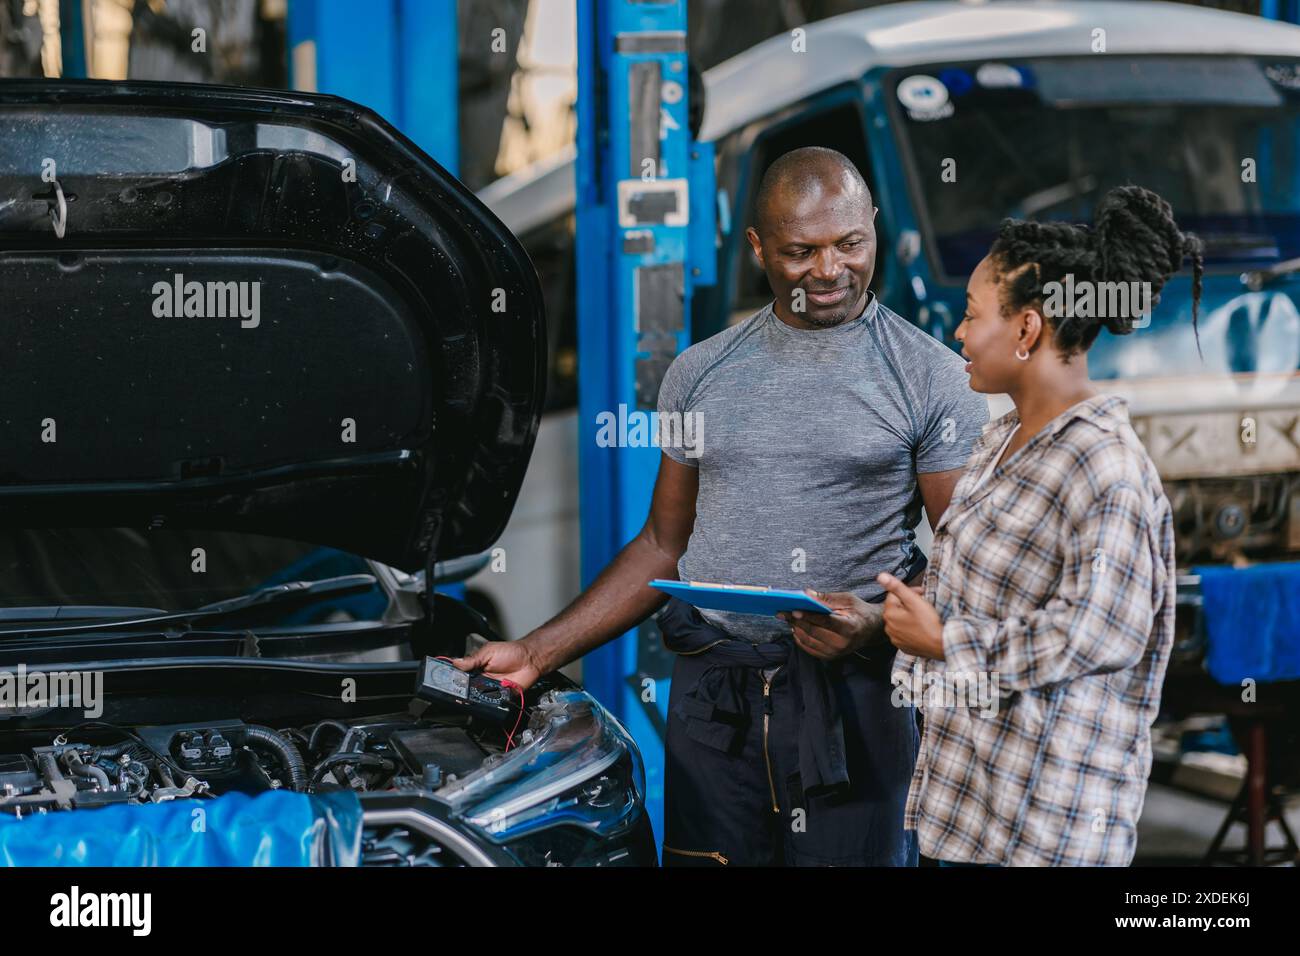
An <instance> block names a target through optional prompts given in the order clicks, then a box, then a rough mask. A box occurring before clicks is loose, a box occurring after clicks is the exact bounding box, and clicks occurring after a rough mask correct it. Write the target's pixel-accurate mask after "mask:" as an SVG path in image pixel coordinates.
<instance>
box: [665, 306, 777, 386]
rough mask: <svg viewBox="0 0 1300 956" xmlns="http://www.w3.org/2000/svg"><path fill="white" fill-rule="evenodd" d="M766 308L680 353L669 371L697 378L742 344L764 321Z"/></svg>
mask: <svg viewBox="0 0 1300 956" xmlns="http://www.w3.org/2000/svg"><path fill="white" fill-rule="evenodd" d="M767 313H768V308H767V307H766V306H764V307H763V308H761V309H759V310H758V311H757V312H755V313H754V314H753V315H751V316H748V317H747V318H744V319H741V320H740V321H739V322H737V323H736V324H735V325H732V326H729V327H728V328H725V329H723V330H722V331H721V332H718V333H715V334H714V335H710V336H709V337H708V338H707V339H703V340H702V341H699V342H696V343H695V344H694V345H691V346H689V347H687V348H685V349H683V350H682V351H681V353H680V354H678V356H677V357H676V358H675V359H673V362H672V365H671V367H670V369H671V370H673V371H674V373H675V374H677V375H685V376H686V377H687V378H692V379H693V378H697V377H699V376H700V375H702V374H704V372H705V371H706V370H708V369H709V368H710V367H711V366H713V365H714V364H715V363H716V362H718V361H719V360H720V359H722V358H724V357H725V356H726V355H727V354H729V353H731V352H732V351H733V350H734V349H735V348H736V347H737V346H739V345H740V344H741V343H742V342H744V341H745V340H746V339H747V338H748V337H749V336H750V335H751V333H753V332H754V331H755V330H756V329H757V328H758V327H759V326H761V325H762V323H763V322H764V321H765V319H766V317H767Z"/></svg>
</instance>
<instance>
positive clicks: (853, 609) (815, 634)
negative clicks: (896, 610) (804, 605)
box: [777, 590, 881, 661]
mask: <svg viewBox="0 0 1300 956" xmlns="http://www.w3.org/2000/svg"><path fill="white" fill-rule="evenodd" d="M804 593H805V594H807V595H808V596H809V597H812V598H815V599H816V600H818V601H821V602H822V603H823V604H828V605H830V607H831V608H832V610H833V611H834V613H833V614H817V613H815V612H813V611H782V612H781V613H780V614H778V615H777V617H779V618H781V620H783V621H785V622H786V623H787V624H789V625H790V627H791V628H792V629H793V630H794V641H795V643H796V644H798V645H799V647H800V648H801V649H802V650H803V651H804V652H805V653H807V654H810V655H811V656H813V657H815V658H817V659H818V660H823V661H833V660H838V659H839V658H841V657H847V656H848V655H849V654H852V653H853V652H854V651H856V650H858V649H859V648H861V647H863V646H864V645H866V644H868V643H871V641H872V638H876V637H878V636H879V635H880V633H881V609H880V605H879V604H868V603H867V602H866V601H864V600H862V598H860V597H858V596H857V595H856V594H848V593H843V592H835V593H830V594H826V593H822V592H820V591H807V590H806V591H804Z"/></svg>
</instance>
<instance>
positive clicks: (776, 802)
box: [458, 148, 988, 865]
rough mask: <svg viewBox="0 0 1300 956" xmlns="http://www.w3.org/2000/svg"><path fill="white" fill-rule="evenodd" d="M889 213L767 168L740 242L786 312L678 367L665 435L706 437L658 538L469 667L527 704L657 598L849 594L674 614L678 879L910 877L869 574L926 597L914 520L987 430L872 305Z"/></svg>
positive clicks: (688, 355)
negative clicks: (767, 609) (789, 613)
mask: <svg viewBox="0 0 1300 956" xmlns="http://www.w3.org/2000/svg"><path fill="white" fill-rule="evenodd" d="M875 212H876V210H875V207H874V206H873V205H872V200H871V194H870V193H869V191H868V189H867V186H866V183H865V182H864V181H863V179H862V176H861V174H860V173H859V172H858V170H857V169H856V168H855V167H854V166H853V164H852V162H850V161H849V159H848V158H847V157H845V156H843V155H842V154H840V153H837V152H835V151H833V150H829V149H821V148H806V149H798V150H795V151H793V152H791V153H787V154H786V155H784V156H782V157H780V158H778V159H777V160H776V161H775V162H774V163H773V164H772V166H771V168H770V169H769V170H768V171H767V173H766V175H765V176H764V177H763V181H762V183H761V184H760V187H759V193H758V196H757V200H756V208H755V226H754V228H751V229H749V230H747V236H748V238H749V241H750V244H751V245H752V246H753V250H754V255H755V256H756V257H757V258H758V261H759V263H760V264H761V266H762V268H763V270H764V272H765V273H766V274H767V278H768V282H769V284H770V285H771V287H772V291H773V293H774V301H773V302H772V304H770V305H768V306H767V307H765V308H763V309H762V310H760V311H759V312H757V313H756V314H754V315H752V316H750V317H749V318H748V319H746V320H744V321H743V322H741V323H739V324H738V325H736V326H733V327H732V328H730V329H727V330H726V331H724V332H721V333H719V334H718V335H715V336H713V337H712V338H710V339H707V340H706V341H704V342H701V343H699V344H697V345H695V346H693V347H691V348H689V349H687V350H686V351H685V352H683V353H682V354H681V355H679V356H678V357H677V359H676V360H675V361H674V362H673V364H672V366H671V367H670V368H669V369H668V372H667V374H666V375H665V377H664V381H663V384H662V386H661V388H660V392H659V412H660V416H661V420H665V419H667V417H668V416H671V415H672V414H674V413H676V414H678V415H685V414H690V415H695V416H699V421H700V422H701V423H702V426H705V427H700V428H697V429H696V433H697V434H700V435H702V436H704V439H705V440H704V441H703V442H702V443H701V446H700V447H696V448H690V449H686V448H679V447H669V446H668V445H667V444H665V445H664V447H663V455H662V458H661V460H660V467H659V476H658V480H657V482H656V484H655V489H654V495H653V500H652V502H651V505H650V516H649V519H648V520H647V522H646V525H645V527H644V528H643V529H642V530H641V532H640V533H639V534H638V535H637V536H636V537H635V538H634V539H633V540H632V541H631V542H629V543H628V545H627V546H626V547H625V548H624V549H623V550H622V551H621V552H619V554H618V556H617V557H615V559H614V560H613V562H611V564H610V565H609V566H608V567H607V568H606V569H605V570H604V571H603V572H602V573H601V574H600V575H599V576H598V577H597V578H596V580H595V581H594V582H593V583H592V585H591V586H590V587H589V588H588V589H587V590H586V591H585V592H584V593H583V594H582V595H581V596H580V597H579V598H578V599H577V600H576V601H574V603H573V604H571V605H570V606H569V607H568V608H566V609H565V610H564V611H562V612H561V613H560V614H559V615H557V616H556V617H555V618H554V619H553V620H551V621H549V622H547V623H546V624H544V625H542V626H541V627H539V628H538V629H537V630H535V631H533V632H532V633H531V634H528V635H527V636H525V637H524V638H523V639H522V640H520V641H517V642H514V643H502V644H491V645H487V646H485V647H484V648H482V649H481V650H480V651H479V652H478V653H477V654H475V655H474V656H473V657H470V658H466V659H463V660H461V661H459V662H458V666H460V667H462V669H466V670H469V669H479V668H481V669H484V670H486V671H487V673H488V674H490V675H491V676H493V677H498V678H509V679H511V680H513V681H516V682H517V683H519V684H522V685H525V686H527V685H529V684H531V683H532V682H533V681H535V680H536V679H537V677H538V675H539V674H541V673H544V672H547V671H550V670H553V669H554V668H557V667H560V666H561V665H563V664H564V663H566V662H567V661H570V660H573V659H574V658H576V657H578V656H580V655H582V654H585V653H587V652H588V651H590V650H592V649H593V648H595V647H597V646H599V645H600V644H603V643H604V642H605V641H608V640H609V639H611V638H613V637H615V636H617V635H619V634H622V633H623V632H625V631H627V630H629V629H630V628H633V627H635V626H636V625H637V623H638V622H640V621H641V620H642V619H644V618H645V617H647V616H648V615H650V614H651V613H652V612H654V611H655V610H656V608H659V607H660V606H661V605H662V604H663V603H664V597H663V595H662V594H661V593H660V592H658V591H656V590H654V589H652V588H650V587H648V586H647V582H648V581H650V580H651V579H652V578H656V577H663V578H678V577H680V578H681V579H682V580H703V581H718V582H726V583H735V584H750V585H767V586H775V587H786V588H808V587H810V586H814V585H815V586H816V588H817V589H818V590H819V592H839V593H836V594H834V595H823V599H824V600H827V601H828V602H833V603H832V607H834V609H835V613H834V614H833V615H818V614H804V615H795V617H794V618H789V617H786V618H785V619H778V618H776V617H763V616H752V615H740V614H729V613H721V612H714V611H704V612H701V611H697V610H696V609H694V608H692V607H690V606H689V605H686V604H683V603H681V602H680V601H676V600H672V601H669V602H668V604H667V606H665V607H664V609H663V610H662V611H661V612H660V613H659V615H658V617H657V620H658V622H659V626H660V629H661V631H662V632H663V634H664V641H665V644H666V645H667V646H668V647H669V648H670V649H671V650H673V651H675V652H677V653H678V658H677V661H676V664H675V667H674V670H673V680H672V690H671V693H670V695H669V714H668V735H667V740H666V742H665V746H666V751H665V752H666V773H665V816H666V819H665V830H666V833H665V838H664V862H665V863H666V864H695V865H718V864H728V863H730V864H741V865H777V864H795V865H817V864H839V865H854V864H858V865H872V864H875V865H914V864H915V862H916V849H915V846H914V845H913V843H912V842H911V841H910V840H909V837H908V836H905V834H904V831H903V827H902V820H903V804H904V800H905V797H906V794H907V787H908V781H909V779H910V776H911V773H912V768H913V764H914V762H915V759H916V749H917V743H918V741H917V733H916V725H915V721H914V715H913V713H912V711H911V710H910V709H907V708H903V709H900V708H894V707H892V706H891V705H890V691H891V686H890V683H889V663H890V660H891V659H892V656H893V648H892V646H891V645H890V644H889V642H888V640H887V639H886V638H885V636H884V632H883V626H882V619H881V605H880V604H879V603H875V602H879V601H881V600H882V599H883V597H884V592H883V591H882V590H881V589H880V587H879V585H878V584H877V583H876V580H875V576H876V574H877V573H879V572H881V571H888V572H889V573H890V574H893V575H895V576H896V577H898V578H899V579H900V580H904V581H914V580H918V576H919V574H920V572H921V571H922V570H923V568H924V566H925V557H924V555H922V554H921V553H920V551H919V549H918V548H916V547H915V544H914V534H913V530H912V529H913V528H914V527H915V526H916V523H917V521H918V520H919V517H920V504H921V503H922V502H923V503H924V505H925V510H926V512H927V514H928V515H929V517H930V521H931V523H932V524H933V523H934V522H935V521H937V520H938V518H939V516H940V515H941V514H942V513H943V510H944V509H945V508H946V507H947V505H948V498H949V496H950V495H951V493H952V488H953V485H954V484H955V483H956V480H957V477H958V476H959V475H960V470H961V467H962V466H963V465H964V464H965V462H966V458H967V456H968V455H969V452H970V447H971V445H972V444H973V442H974V440H975V438H976V437H978V435H979V434H980V431H981V428H982V426H983V425H984V423H985V422H986V421H987V419H988V410H987V405H986V403H985V400H984V399H983V398H982V397H979V396H977V395H975V393H973V392H971V391H970V389H969V387H968V386H967V383H966V376H965V372H964V365H963V363H962V361H961V360H960V359H959V358H958V357H957V356H956V355H955V354H954V353H953V352H952V351H951V350H949V349H948V348H946V347H945V346H944V345H943V344H942V343H940V342H937V341H936V340H934V339H933V338H931V337H930V336H928V335H926V334H925V333H923V332H921V331H920V330H918V329H917V328H915V327H914V326H912V325H911V324H910V323H908V322H907V321H905V320H904V319H902V318H900V317H899V316H897V315H895V314H894V313H892V312H890V311H889V310H888V309H886V308H884V307H883V306H882V305H880V304H879V302H877V301H876V299H875V298H874V296H873V295H872V294H871V293H870V292H869V291H868V287H869V286H870V284H871V278H872V272H873V269H874V263H875V256H876V234H875V228H874V225H873V222H874V218H875ZM918 491H919V496H918ZM792 625H793V629H792Z"/></svg>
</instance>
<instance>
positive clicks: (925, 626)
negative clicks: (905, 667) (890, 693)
mask: <svg viewBox="0 0 1300 956" xmlns="http://www.w3.org/2000/svg"><path fill="white" fill-rule="evenodd" d="M876 580H877V581H878V582H880V586H881V587H883V588H884V589H885V590H886V591H888V592H889V594H887V595H886V596H885V633H886V634H887V635H889V640H890V643H892V644H893V645H894V646H895V647H897V648H898V649H899V650H900V651H902V652H903V653H905V654H911V655H913V656H914V657H929V658H932V659H934V660H939V661H941V660H943V622H942V621H941V620H939V612H938V611H936V610H935V609H934V605H932V604H931V603H930V602H929V601H927V600H926V599H925V598H924V597H922V596H921V595H920V594H919V593H918V592H917V590H916V589H915V588H911V587H908V586H907V585H906V584H905V583H904V582H902V581H900V580H898V578H896V577H894V576H893V575H892V574H879V575H877V576H876Z"/></svg>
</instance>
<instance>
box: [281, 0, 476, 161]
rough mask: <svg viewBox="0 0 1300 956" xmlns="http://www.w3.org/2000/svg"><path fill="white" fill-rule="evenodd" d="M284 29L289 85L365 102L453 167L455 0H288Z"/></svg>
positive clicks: (456, 108)
mask: <svg viewBox="0 0 1300 956" xmlns="http://www.w3.org/2000/svg"><path fill="white" fill-rule="evenodd" d="M288 35H289V77H290V82H291V84H292V85H293V86H294V88H295V89H302V88H303V85H304V84H310V85H311V87H312V89H313V91H316V92H320V93H332V94H334V95H335V96H343V97H346V98H347V99H350V100H352V101H353V102H355V103H360V104H361V105H362V106H366V107H369V108H370V109H372V110H374V111H375V112H376V113H378V114H379V115H380V116H382V117H383V118H384V119H386V120H388V122H390V123H392V124H393V125H394V126H396V127H397V128H398V129H400V130H401V131H402V132H403V133H404V134H406V136H407V138H409V139H410V140H411V141H412V142H414V143H415V144H416V145H417V146H419V147H420V148H421V149H422V150H424V151H425V152H426V153H428V154H429V155H430V156H432V157H433V158H434V159H436V160H437V161H438V163H439V165H441V166H442V168H443V169H445V170H447V171H448V172H450V173H452V174H453V175H455V174H456V173H457V171H458V169H459V166H460V163H459V149H460V138H459V130H458V125H457V124H458V123H459V117H460V110H459V101H458V94H459V77H458V74H457V68H458V64H459V59H458V56H459V53H458V48H457V30H456V0H370V2H368V3H365V4H358V3H356V0H289V22H288Z"/></svg>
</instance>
